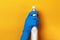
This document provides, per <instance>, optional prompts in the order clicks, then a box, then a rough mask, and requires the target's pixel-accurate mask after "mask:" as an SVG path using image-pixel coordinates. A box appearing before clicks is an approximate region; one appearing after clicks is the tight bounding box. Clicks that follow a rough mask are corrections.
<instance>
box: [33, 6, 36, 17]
mask: <svg viewBox="0 0 60 40" xmlns="http://www.w3.org/2000/svg"><path fill="white" fill-rule="evenodd" d="M32 11H36V7H35V6H32ZM33 16H37V14H33Z"/></svg>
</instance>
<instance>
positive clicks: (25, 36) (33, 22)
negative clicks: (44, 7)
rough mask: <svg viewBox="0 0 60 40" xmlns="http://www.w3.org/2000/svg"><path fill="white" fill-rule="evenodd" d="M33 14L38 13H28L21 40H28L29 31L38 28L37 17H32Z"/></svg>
mask: <svg viewBox="0 0 60 40" xmlns="http://www.w3.org/2000/svg"><path fill="white" fill-rule="evenodd" d="M33 14H38V12H37V11H31V12H30V13H29V15H28V17H27V18H26V21H25V25H24V30H23V34H22V37H21V40H28V39H29V36H30V33H31V29H32V27H33V26H36V27H37V28H38V22H39V19H38V17H37V16H33Z"/></svg>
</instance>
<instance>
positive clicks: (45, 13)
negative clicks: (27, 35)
mask: <svg viewBox="0 0 60 40" xmlns="http://www.w3.org/2000/svg"><path fill="white" fill-rule="evenodd" d="M34 5H35V6H36V9H37V10H38V11H39V12H40V13H39V15H40V18H41V29H40V28H39V40H40V39H41V40H60V0H0V40H19V39H20V37H21V34H22V30H23V28H24V22H25V18H26V17H27V15H28V13H29V11H31V7H32V6H34Z"/></svg>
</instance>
